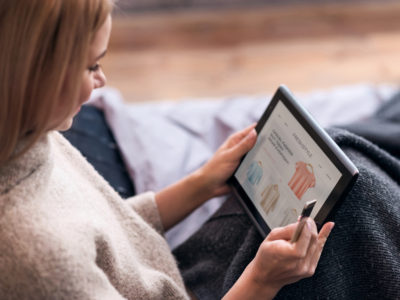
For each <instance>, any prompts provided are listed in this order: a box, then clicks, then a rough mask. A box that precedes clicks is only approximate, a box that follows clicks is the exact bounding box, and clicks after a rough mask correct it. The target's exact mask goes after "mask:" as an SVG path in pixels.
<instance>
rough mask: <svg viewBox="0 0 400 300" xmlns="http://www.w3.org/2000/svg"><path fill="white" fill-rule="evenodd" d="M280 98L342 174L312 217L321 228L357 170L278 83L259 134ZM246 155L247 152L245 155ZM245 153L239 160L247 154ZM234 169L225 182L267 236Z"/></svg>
mask: <svg viewBox="0 0 400 300" xmlns="http://www.w3.org/2000/svg"><path fill="white" fill-rule="evenodd" d="M279 101H282V103H283V104H284V105H285V106H286V107H287V108H288V110H289V111H290V112H291V113H292V115H293V116H294V117H295V118H296V120H297V121H298V122H299V123H300V124H301V125H302V126H303V128H304V129H305V130H306V132H307V133H308V134H309V135H310V137H311V138H312V139H313V140H314V141H315V143H316V144H317V145H318V146H319V147H320V149H321V150H322V151H323V152H324V153H325V154H326V156H327V157H328V158H329V159H330V161H331V162H332V163H333V164H334V165H335V166H336V168H337V169H338V170H339V171H340V172H341V173H342V176H341V178H340V179H339V181H338V183H337V184H336V186H335V187H334V188H333V190H332V191H331V193H330V194H329V196H328V198H327V199H326V201H325V202H324V204H323V205H322V207H321V208H320V210H319V211H318V213H317V215H316V216H315V218H314V220H315V222H316V223H317V226H318V227H319V228H320V227H321V225H322V224H323V223H324V222H325V220H326V218H327V216H328V214H329V213H330V212H331V211H332V209H333V208H334V207H335V206H336V205H337V204H338V203H339V201H340V200H341V199H342V198H343V197H344V196H345V195H346V194H347V193H348V191H349V190H350V189H351V187H352V186H353V185H354V183H355V181H356V180H357V177H358V170H357V168H356V166H355V165H354V164H353V163H352V162H351V161H350V159H349V158H348V157H347V156H346V155H345V154H344V152H343V151H342V150H341V149H340V148H339V147H338V145H337V144H336V143H335V142H334V141H333V140H332V138H331V137H330V136H329V135H328V134H327V133H326V131H325V130H323V129H322V127H321V126H319V125H318V123H317V122H316V121H315V120H314V118H313V117H312V116H311V115H310V113H308V112H307V111H306V110H305V109H304V108H303V107H302V106H301V105H300V104H299V103H298V102H297V101H296V100H295V98H294V96H293V95H292V94H291V92H290V91H289V89H288V88H287V87H286V86H284V85H281V86H279V88H278V90H277V91H276V93H275V95H274V96H273V98H272V100H271V102H270V103H269V105H268V107H267V108H266V110H265V112H264V113H263V115H262V116H261V118H260V120H259V121H258V123H257V125H256V131H257V133H259V132H260V131H261V129H262V128H263V126H264V125H265V123H266V122H267V120H268V118H269V117H270V115H271V113H272V112H273V110H274V109H275V107H276V105H277V104H278V102H279ZM246 155H247V154H246ZM246 155H244V156H243V157H242V159H241V162H242V161H243V160H244V158H245V157H246ZM240 165H241V163H240V164H239V166H238V168H237V169H236V170H235V172H234V173H233V175H232V176H231V178H230V179H229V180H228V183H229V184H230V185H231V186H232V188H233V192H234V194H235V195H236V196H237V198H238V200H239V201H240V202H241V204H242V205H243V207H244V209H245V210H246V212H247V213H248V214H249V216H250V218H251V219H252V220H253V222H254V224H255V225H256V227H257V228H258V230H259V231H260V233H261V234H262V235H263V236H266V235H267V234H268V233H269V232H270V231H271V228H270V227H269V226H268V224H267V223H266V222H265V220H264V218H263V217H262V216H261V214H260V213H259V212H258V210H257V208H256V207H255V205H254V204H253V202H252V200H251V199H250V198H249V197H248V195H247V194H246V192H245V191H244V189H243V188H242V186H241V185H240V183H239V181H238V180H237V179H236V177H235V173H236V171H237V170H238V169H239V167H240Z"/></svg>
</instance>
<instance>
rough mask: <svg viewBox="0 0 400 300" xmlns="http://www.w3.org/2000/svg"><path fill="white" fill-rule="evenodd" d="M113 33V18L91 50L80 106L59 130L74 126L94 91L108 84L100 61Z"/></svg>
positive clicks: (105, 25) (95, 38)
mask: <svg viewBox="0 0 400 300" xmlns="http://www.w3.org/2000/svg"><path fill="white" fill-rule="evenodd" d="M110 33H111V16H109V17H108V18H107V20H106V22H105V23H104V24H103V25H102V27H101V28H100V29H99V31H98V32H97V33H96V35H95V37H94V39H93V42H92V44H91V45H90V49H89V57H88V66H87V68H86V70H85V71H84V73H83V76H82V86H81V90H80V93H79V105H78V107H77V108H76V111H75V112H74V113H73V114H72V115H71V116H69V117H68V118H67V119H66V120H64V121H63V122H62V123H61V125H59V126H58V127H57V128H56V129H57V130H61V131H63V130H68V129H69V128H70V127H71V125H72V119H73V117H74V116H75V115H76V114H77V113H78V112H79V110H80V108H81V106H82V104H83V103H85V102H86V101H87V100H89V97H90V94H91V93H92V91H93V90H94V89H97V88H100V87H103V86H104V85H105V84H106V77H105V75H104V73H103V71H102V69H101V66H100V60H101V58H103V57H104V55H105V54H106V52H107V46H108V41H109V39H110Z"/></svg>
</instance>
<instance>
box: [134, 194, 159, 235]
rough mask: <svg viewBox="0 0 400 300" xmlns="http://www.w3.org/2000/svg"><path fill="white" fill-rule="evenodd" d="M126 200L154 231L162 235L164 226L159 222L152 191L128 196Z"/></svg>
mask: <svg viewBox="0 0 400 300" xmlns="http://www.w3.org/2000/svg"><path fill="white" fill-rule="evenodd" d="M126 202H127V204H128V205H129V206H130V207H132V208H133V210H134V211H136V212H137V213H138V214H139V215H140V216H141V217H142V218H143V219H144V220H145V221H146V222H147V223H148V224H150V225H151V226H152V227H153V228H154V229H155V230H156V231H158V232H159V233H160V234H162V235H163V234H164V227H163V225H162V222H161V217H160V213H159V211H158V207H157V204H156V198H155V193H154V192H147V193H143V194H140V195H137V196H134V197H131V198H128V199H127V200H126Z"/></svg>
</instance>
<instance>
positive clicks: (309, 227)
mask: <svg viewBox="0 0 400 300" xmlns="http://www.w3.org/2000/svg"><path fill="white" fill-rule="evenodd" d="M307 227H308V229H309V230H310V231H311V228H312V223H311V219H308V220H307Z"/></svg>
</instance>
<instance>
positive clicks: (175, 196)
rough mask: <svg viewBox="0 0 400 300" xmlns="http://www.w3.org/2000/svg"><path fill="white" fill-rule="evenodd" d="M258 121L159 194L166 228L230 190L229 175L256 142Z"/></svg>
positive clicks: (231, 138)
mask: <svg viewBox="0 0 400 300" xmlns="http://www.w3.org/2000/svg"><path fill="white" fill-rule="evenodd" d="M254 127H255V125H251V126H249V127H247V128H246V129H244V130H241V131H239V132H237V133H235V134H233V135H232V136H230V137H229V138H228V139H227V140H226V141H225V143H223V144H222V146H221V147H220V148H219V149H218V150H217V152H216V153H215V154H214V156H213V157H212V158H211V159H210V160H209V161H208V162H207V163H206V164H205V165H204V166H203V167H201V168H200V169H199V170H197V171H196V172H194V173H192V174H190V175H189V176H186V177H185V178H183V179H181V180H179V181H178V182H176V183H174V184H172V185H170V186H168V187H166V188H165V189H163V190H161V191H159V192H158V193H157V194H156V203H157V207H158V211H159V213H160V217H161V222H162V224H163V226H164V229H165V230H168V229H169V228H171V227H172V226H174V225H175V224H176V223H178V222H180V221H181V220H183V219H184V218H185V217H186V216H187V215H188V214H190V213H191V212H192V211H193V210H195V209H196V208H197V207H199V206H200V205H202V204H203V203H204V202H205V201H207V200H208V199H210V198H212V197H214V196H219V195H223V194H225V193H227V192H228V191H229V188H228V186H227V185H226V181H227V179H228V178H229V177H230V176H231V175H232V173H233V171H234V170H235V169H236V167H237V166H238V164H239V161H240V158H241V157H242V156H243V155H244V154H246V152H248V151H249V150H250V149H251V148H252V147H253V146H254V144H255V143H256V139H257V133H256V131H255V130H254Z"/></svg>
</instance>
